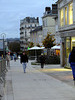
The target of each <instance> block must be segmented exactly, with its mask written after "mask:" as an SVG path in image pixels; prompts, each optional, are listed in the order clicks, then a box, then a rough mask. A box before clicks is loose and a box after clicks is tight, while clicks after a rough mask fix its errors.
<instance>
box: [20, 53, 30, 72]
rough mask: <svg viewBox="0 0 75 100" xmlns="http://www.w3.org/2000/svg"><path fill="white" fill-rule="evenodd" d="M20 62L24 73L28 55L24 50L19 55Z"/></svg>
mask: <svg viewBox="0 0 75 100" xmlns="http://www.w3.org/2000/svg"><path fill="white" fill-rule="evenodd" d="M20 62H21V64H22V65H23V70H24V73H25V72H26V63H27V62H28V57H27V55H26V53H25V51H24V52H23V54H22V55H21V58H20Z"/></svg>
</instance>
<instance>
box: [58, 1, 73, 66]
mask: <svg viewBox="0 0 75 100" xmlns="http://www.w3.org/2000/svg"><path fill="white" fill-rule="evenodd" d="M57 4H58V24H59V25H58V26H59V32H60V36H61V66H69V62H68V57H69V53H70V52H71V50H72V47H73V46H75V0H58V1H57Z"/></svg>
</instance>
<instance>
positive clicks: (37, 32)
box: [30, 26, 43, 46]
mask: <svg viewBox="0 0 75 100" xmlns="http://www.w3.org/2000/svg"><path fill="white" fill-rule="evenodd" d="M30 41H31V42H33V43H34V46H36V45H37V44H39V45H40V46H42V41H43V31H42V26H38V27H36V28H35V29H34V30H32V31H31V32H30Z"/></svg>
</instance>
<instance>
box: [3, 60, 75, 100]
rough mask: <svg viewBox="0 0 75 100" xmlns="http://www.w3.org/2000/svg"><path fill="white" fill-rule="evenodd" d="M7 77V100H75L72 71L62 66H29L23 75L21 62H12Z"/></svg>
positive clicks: (29, 64)
mask: <svg viewBox="0 0 75 100" xmlns="http://www.w3.org/2000/svg"><path fill="white" fill-rule="evenodd" d="M10 64H11V66H10V69H9V71H8V72H7V75H6V86H5V96H4V98H5V100H74V99H75V89H74V88H75V86H74V84H73V81H72V73H71V70H70V69H64V68H61V67H60V65H45V68H44V69H40V65H31V61H29V62H28V64H27V69H26V73H23V68H22V65H21V64H20V61H19V60H17V61H16V62H14V61H11V63H10Z"/></svg>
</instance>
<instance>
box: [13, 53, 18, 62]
mask: <svg viewBox="0 0 75 100" xmlns="http://www.w3.org/2000/svg"><path fill="white" fill-rule="evenodd" d="M13 57H14V61H16V59H17V54H16V53H15V52H14V54H13Z"/></svg>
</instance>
